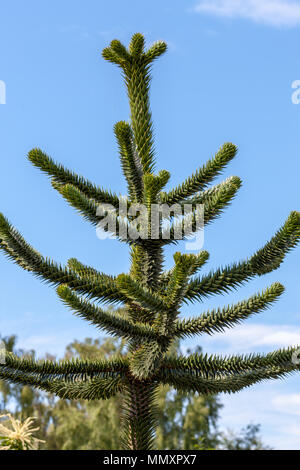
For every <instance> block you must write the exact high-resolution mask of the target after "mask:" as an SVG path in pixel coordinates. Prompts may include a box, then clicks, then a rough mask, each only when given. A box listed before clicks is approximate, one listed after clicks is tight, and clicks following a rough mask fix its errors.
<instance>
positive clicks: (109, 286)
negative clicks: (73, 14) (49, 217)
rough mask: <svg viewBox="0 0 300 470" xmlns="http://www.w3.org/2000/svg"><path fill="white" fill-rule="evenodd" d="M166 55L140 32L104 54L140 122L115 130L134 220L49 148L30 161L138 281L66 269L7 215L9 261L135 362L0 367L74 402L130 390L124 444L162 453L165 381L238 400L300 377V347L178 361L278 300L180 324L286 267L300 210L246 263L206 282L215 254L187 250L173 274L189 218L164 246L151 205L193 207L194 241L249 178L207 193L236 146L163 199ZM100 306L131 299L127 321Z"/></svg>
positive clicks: (3, 227)
mask: <svg viewBox="0 0 300 470" xmlns="http://www.w3.org/2000/svg"><path fill="white" fill-rule="evenodd" d="M165 50H166V44H165V43H164V42H162V41H159V42H157V43H155V44H154V45H152V46H151V47H150V48H149V49H148V50H145V41H144V37H143V36H142V35H141V34H135V35H133V37H132V39H131V42H130V45H129V48H128V49H127V48H126V47H125V46H123V45H122V44H121V43H120V42H119V41H118V40H113V41H112V42H111V44H110V46H109V47H107V48H105V49H104V50H103V57H104V58H105V59H107V60H108V61H110V62H112V63H114V64H117V65H118V66H119V67H120V68H121V70H122V74H123V77H124V79H125V84H126V87H127V93H128V97H129V104H130V111H131V122H130V123H127V122H124V121H121V122H119V123H117V124H116V126H115V135H116V138H117V141H118V144H119V150H120V160H121V165H122V168H123V172H124V175H125V178H126V180H127V183H128V199H127V202H126V203H127V205H128V207H129V215H128V217H124V214H123V212H122V205H121V204H120V202H121V201H120V199H119V197H118V196H117V195H116V194H115V193H111V192H110V191H106V190H104V189H102V188H100V187H97V186H95V185H93V184H92V183H91V182H89V181H87V180H85V179H84V178H83V177H80V176H78V175H76V174H75V173H73V172H71V171H69V170H67V169H65V168H64V167H62V166H61V165H58V164H56V163H55V162H54V161H53V160H52V159H51V158H49V157H48V156H47V155H46V154H45V153H43V152H42V151H41V150H39V149H34V150H32V151H31V152H30V153H29V159H30V161H31V162H32V163H33V164H34V165H35V166H37V167H38V168H40V169H41V170H42V171H44V172H46V173H47V174H48V175H50V176H51V178H52V184H53V187H54V188H55V189H56V190H57V191H58V192H59V193H60V194H61V195H62V196H63V197H64V198H65V199H66V200H67V201H68V202H69V203H70V204H71V205H72V206H73V207H75V208H76V209H77V210H78V211H79V212H80V213H81V214H82V215H83V216H84V217H85V218H86V219H87V220H89V221H90V222H92V223H93V224H94V225H98V224H100V226H101V227H102V229H104V230H106V231H110V232H111V233H112V234H113V235H114V236H115V237H117V238H118V239H119V240H121V241H123V242H126V243H127V244H128V245H129V246H130V254H131V261H132V263H131V268H130V272H129V274H121V275H120V276H118V277H113V276H110V275H106V274H103V273H101V272H98V271H96V270H95V269H94V268H91V267H89V266H84V265H82V264H81V263H80V262H79V261H77V260H76V259H71V260H69V262H68V266H67V267H64V266H61V265H60V264H57V263H55V262H54V261H52V260H49V259H48V258H45V257H43V256H42V255H41V254H40V253H38V252H37V251H36V250H34V249H33V248H32V247H31V246H30V245H29V244H28V243H27V242H26V241H25V240H24V238H23V237H22V236H21V234H20V233H19V232H18V231H17V230H16V229H15V228H13V226H12V225H11V224H10V223H9V222H8V220H7V219H6V218H5V217H4V216H2V215H1V217H0V240H1V241H0V248H1V249H2V250H3V252H4V253H5V254H6V255H7V256H8V257H9V258H10V259H12V260H13V261H14V262H16V263H17V264H18V265H20V266H21V267H22V268H24V269H26V270H27V271H30V272H33V273H34V274H35V275H36V276H37V277H39V278H41V279H42V280H44V281H46V282H49V283H51V284H52V285H54V286H58V287H57V293H58V296H59V297H60V299H61V300H62V301H63V302H64V303H65V304H66V305H67V306H69V307H70V308H71V309H72V310H73V311H74V312H75V313H76V314H77V315H79V316H81V317H82V318H84V319H86V320H87V321H89V322H91V323H92V324H94V325H95V326H96V327H98V328H99V327H100V328H102V329H104V330H105V331H106V332H108V333H110V334H112V335H113V336H116V337H119V338H123V339H124V340H126V341H127V343H126V348H127V349H126V350H127V353H126V356H125V357H124V356H116V357H114V358H111V359H106V358H103V359H101V360H99V359H98V360H89V361H87V360H75V361H72V360H68V361H61V362H52V361H45V362H44V363H41V362H39V361H34V360H33V359H31V358H22V359H20V358H18V357H16V356H14V355H12V354H11V353H7V357H6V364H5V365H2V366H1V368H0V378H2V379H4V380H7V381H11V382H13V383H17V384H23V385H33V386H35V387H37V388H39V389H41V390H44V391H47V392H51V393H53V394H55V395H57V396H58V397H60V398H64V399H87V400H99V399H108V398H110V397H112V396H115V395H116V394H118V393H121V394H122V425H123V436H122V446H123V448H125V449H150V448H152V447H153V444H154V440H155V428H156V426H157V405H156V402H157V400H156V399H157V394H158V391H159V387H160V385H161V384H163V385H168V386H171V387H173V388H175V389H176V390H177V391H180V392H198V393H199V394H202V395H208V394H216V393H220V392H225V393H233V392H238V391H239V390H242V389H243V388H245V387H249V386H250V385H253V384H255V383H257V382H260V381H262V380H265V379H276V378H280V377H283V376H285V375H287V374H289V373H291V372H293V371H295V370H299V365H297V364H295V363H294V362H295V361H294V362H293V361H292V356H293V354H294V352H296V351H297V350H298V348H290V349H287V350H280V351H275V352H272V353H270V354H268V355H259V354H258V355H250V356H232V357H226V358H222V357H218V356H210V357H208V356H207V355H203V354H191V355H189V356H177V357H176V356H171V357H170V354H169V350H170V348H171V346H172V343H173V342H174V341H176V340H178V339H180V338H184V337H188V336H191V335H199V334H203V333H209V334H211V333H213V332H215V331H221V330H224V329H225V328H227V327H229V326H234V325H235V324H237V323H240V322H241V321H242V320H245V319H246V318H248V317H249V316H250V315H252V314H254V313H258V312H260V311H262V310H264V309H266V308H267V307H269V306H270V305H271V304H272V302H274V301H275V300H277V299H278V297H279V296H280V295H281V294H282V292H283V290H284V288H283V286H282V285H281V284H279V283H275V284H273V285H272V286H270V287H269V288H267V289H266V290H265V291H264V292H262V293H260V294H257V295H254V296H253V297H251V298H250V299H249V300H246V301H243V302H239V303H238V304H237V305H233V306H229V307H226V308H224V309H218V310H212V311H210V312H205V313H203V314H202V315H201V316H199V317H196V318H192V319H188V320H186V319H185V320H182V319H180V318H179V314H180V307H181V305H182V303H183V302H188V301H195V300H198V299H203V298H205V297H207V296H209V295H211V294H218V293H222V292H228V291H229V290H231V289H233V288H236V287H238V286H240V285H241V284H243V283H244V282H246V281H249V280H251V279H252V278H253V277H254V276H261V275H263V274H266V273H269V272H271V271H273V270H274V269H277V268H278V267H279V266H280V265H281V263H282V261H283V259H284V257H285V255H286V254H287V253H288V252H289V251H290V250H291V249H292V248H294V247H295V246H296V244H297V243H298V242H299V239H300V213H299V212H292V213H291V214H290V216H289V217H288V219H287V221H286V223H285V224H284V225H283V226H282V228H281V229H280V230H279V231H278V232H277V233H276V234H275V236H273V238H271V240H270V241H269V242H268V243H267V244H266V245H265V246H264V247H263V248H261V249H260V250H258V251H257V252H256V253H255V254H254V255H252V256H251V257H250V258H248V259H247V260H246V261H243V262H239V263H234V264H232V265H230V266H227V267H225V268H220V269H218V270H217V271H215V272H211V273H209V274H207V275H203V276H201V277H199V276H197V273H198V271H199V270H200V269H201V268H202V267H203V265H204V264H205V262H206V260H207V259H208V256H209V255H208V253H207V252H206V251H201V252H200V253H199V254H197V255H195V254H181V253H179V252H177V253H175V255H174V262H175V264H174V266H173V268H172V269H171V270H167V271H164V270H163V265H164V255H163V253H164V252H163V249H164V248H165V247H166V246H169V245H171V244H176V243H177V242H178V240H177V238H176V235H177V233H178V231H177V229H178V223H179V222H178V221H177V220H176V219H175V218H174V217H173V219H172V221H171V227H170V234H169V236H168V237H166V232H165V229H164V222H165V220H168V219H169V217H165V216H164V215H162V217H161V218H160V220H159V224H158V226H157V227H155V228H156V230H157V233H156V236H155V239H153V238H151V235H152V229H153V227H154V225H153V223H152V219H151V215H152V214H153V210H152V208H153V204H166V205H167V206H168V207H171V206H172V205H173V204H178V205H179V206H180V208H183V207H184V205H185V204H189V205H190V206H192V212H191V214H189V216H184V217H183V220H181V221H180V224H182V222H183V226H184V228H185V231H184V237H185V238H187V237H188V236H189V235H191V233H193V232H194V231H195V229H196V228H197V222H198V221H199V212H198V210H197V206H198V205H199V204H202V205H203V207H204V222H205V224H208V223H210V222H211V221H212V220H214V219H215V218H216V217H218V216H219V215H220V214H221V212H222V211H223V209H224V208H226V207H227V206H228V205H229V203H230V202H231V201H232V199H233V198H234V196H235V195H236V193H237V190H238V189H239V187H240V185H241V181H240V179H239V178H238V177H235V176H234V177H231V178H228V179H227V180H226V181H224V182H223V183H221V184H218V185H215V186H213V187H210V188H208V185H209V184H210V183H211V182H212V181H213V179H214V178H215V177H216V176H218V175H219V174H220V172H221V171H222V170H223V169H224V168H225V167H226V165H227V164H228V163H229V162H230V160H232V158H233V157H234V156H235V154H236V150H237V149H236V147H235V146H234V145H233V144H231V143H227V144H225V145H224V146H223V147H221V148H220V149H219V151H218V152H217V153H216V155H215V156H214V157H213V158H212V159H211V160H209V161H208V162H207V164H206V165H204V166H202V167H201V168H199V169H198V170H197V171H196V172H195V173H194V174H193V175H192V176H191V177H190V178H188V179H187V180H186V181H184V182H183V184H181V185H179V186H177V187H176V188H174V189H173V190H171V191H168V192H165V191H163V189H164V188H165V186H166V184H167V183H168V180H169V177H170V174H169V172H167V171H166V170H162V171H160V172H159V173H157V174H155V158H154V157H155V155H154V139H153V126H152V119H151V112H150V104H149V86H150V68H151V64H152V63H153V61H154V60H155V59H156V58H157V57H159V56H160V55H162V54H163V53H164V52H165ZM103 204H109V205H110V219H111V218H112V212H114V213H115V214H116V215H117V219H116V224H115V226H108V225H107V224H104V223H103V222H104V221H103V215H104V214H103V213H99V207H102V208H103V206H101V205H103ZM135 204H143V206H145V207H146V208H147V210H148V213H147V220H146V221H145V220H143V222H140V219H139V218H136V209H137V207H136V205H135ZM131 210H132V211H131ZM130 211H131V212H130ZM111 225H112V224H111ZM134 228H138V229H139V230H140V231H142V232H143V235H144V236H143V237H136V236H134V235H135V233H134V232H136V230H134ZM125 229H126V230H125ZM125 231H126V235H124V233H125ZM93 300H97V301H102V302H106V303H110V304H116V303H123V304H124V305H125V307H126V314H125V315H118V314H117V313H114V312H112V311H110V310H104V309H103V308H101V307H100V306H99V305H98V304H97V303H93V302H92V301H93Z"/></svg>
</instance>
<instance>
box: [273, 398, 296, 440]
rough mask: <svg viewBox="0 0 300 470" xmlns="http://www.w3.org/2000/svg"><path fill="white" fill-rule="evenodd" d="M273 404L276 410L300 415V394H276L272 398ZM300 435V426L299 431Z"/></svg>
mask: <svg viewBox="0 0 300 470" xmlns="http://www.w3.org/2000/svg"><path fill="white" fill-rule="evenodd" d="M272 405H273V406H274V409H275V410H276V411H280V412H282V413H286V414H291V415H293V416H295V415H298V416H299V415H300V394H299V393H291V394H284V395H276V396H275V397H273V399H272ZM297 434H299V436H300V427H299V426H298V433H297Z"/></svg>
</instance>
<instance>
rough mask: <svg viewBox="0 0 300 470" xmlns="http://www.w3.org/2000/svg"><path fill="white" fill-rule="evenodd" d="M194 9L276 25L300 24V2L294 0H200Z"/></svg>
mask: <svg viewBox="0 0 300 470" xmlns="http://www.w3.org/2000/svg"><path fill="white" fill-rule="evenodd" d="M195 11H196V12H198V13H209V14H212V15H216V16H221V17H226V18H244V19H248V20H251V21H255V22H257V23H265V24H268V25H270V26H276V27H283V26H284V27H294V26H297V25H299V24H300V3H299V1H295V0H200V1H199V2H198V3H197V5H196V6H195Z"/></svg>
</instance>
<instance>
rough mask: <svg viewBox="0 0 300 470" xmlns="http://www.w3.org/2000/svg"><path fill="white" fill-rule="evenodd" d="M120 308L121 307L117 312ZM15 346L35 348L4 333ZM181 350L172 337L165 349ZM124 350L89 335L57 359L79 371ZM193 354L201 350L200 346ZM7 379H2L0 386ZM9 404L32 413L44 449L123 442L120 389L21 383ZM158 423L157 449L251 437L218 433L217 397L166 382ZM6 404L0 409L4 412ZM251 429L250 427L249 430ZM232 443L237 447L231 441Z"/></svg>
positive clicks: (18, 415)
mask: <svg viewBox="0 0 300 470" xmlns="http://www.w3.org/2000/svg"><path fill="white" fill-rule="evenodd" d="M118 313H119V314H121V311H119V312H118ZM5 341H6V343H8V344H10V345H11V346H12V348H13V349H14V352H15V355H17V354H18V355H19V354H22V356H24V355H25V356H26V357H27V358H33V356H34V352H30V353H25V352H24V351H22V352H21V351H16V350H15V348H14V347H13V345H14V344H15V338H14V337H10V338H6V339H5ZM171 353H172V354H173V355H175V354H179V355H180V350H179V345H178V344H177V343H174V345H173V347H172V350H171V351H170V352H169V354H171ZM125 354H126V349H125V342H124V341H123V342H120V341H119V340H117V339H113V340H112V339H109V338H107V339H105V340H104V341H99V340H91V339H89V338H87V339H86V340H85V341H84V342H78V341H74V342H73V343H72V344H70V345H69V346H67V348H66V352H65V357H64V359H63V360H61V361H60V363H61V364H63V365H65V364H67V363H68V364H72V365H73V366H72V367H74V368H72V371H74V370H75V371H77V370H78V367H79V366H80V365H81V364H85V366H86V367H88V365H89V364H96V363H97V362H101V361H102V363H103V360H106V361H110V362H111V360H112V358H113V357H119V358H123V357H124V355H125ZM194 354H198V355H200V354H201V351H200V349H199V348H198V349H197V351H195V353H194ZM46 362H47V364H48V367H49V369H48V370H49V372H50V373H51V372H53V368H51V364H52V363H53V361H50V358H49V359H48V360H46ZM6 384H7V382H4V381H0V390H1V395H2V397H3V395H4V393H5V391H4V390H3V389H2V388H1V387H2V386H3V385H6ZM6 401H7V404H9V402H11V401H13V403H14V408H15V411H14V413H12V414H13V417H14V418H15V419H18V420H21V421H22V422H23V421H25V419H26V418H27V417H31V416H34V418H35V421H36V426H37V427H39V428H40V429H39V430H38V431H36V432H35V436H36V437H37V438H39V439H41V440H43V441H44V443H40V447H41V448H42V449H49V450H77V449H80V450H92V449H112V450H113V449H119V448H120V446H121V437H122V436H121V433H120V418H121V413H122V411H121V409H122V400H121V395H120V394H118V395H115V396H114V397H111V398H110V399H108V400H105V401H93V400H92V401H87V400H64V399H59V398H58V399H57V398H55V397H54V396H53V395H51V394H49V393H40V392H38V391H37V389H34V388H31V387H29V386H27V385H25V386H22V385H21V386H19V385H18V386H12V387H11V388H10V390H9V393H8V394H7V393H6ZM156 405H157V416H156V418H157V428H156V435H155V441H154V443H153V447H154V448H155V449H170V450H176V449H187V450H193V449H198V450H209V449H218V448H222V449H224V448H227V447H226V446H228V448H230V449H234V450H235V449H243V448H245V449H247V448H248V446H249V438H248V437H247V436H246V435H244V433H243V432H242V433H241V434H240V433H238V434H237V433H233V432H232V431H230V432H229V431H228V432H226V433H221V432H220V431H218V429H217V424H218V420H219V412H220V410H221V408H222V405H221V404H220V402H219V400H218V398H217V397H215V396H214V395H211V396H202V395H198V394H194V393H182V392H176V391H174V390H172V389H171V388H170V387H167V386H163V387H162V386H161V387H159V389H158V391H157V399H156ZM7 412H8V410H7V409H5V407H2V408H1V413H5V414H6V413H7ZM248 428H249V429H250V430H252V431H251V433H252V435H253V437H252V441H251V442H252V447H251V449H254V448H256V447H255V442H257V443H258V446H259V448H261V447H262V448H265V447H263V445H262V444H261V441H260V439H259V438H258V437H257V427H256V426H251V425H248V426H247V429H248ZM247 434H249V431H247ZM235 446H236V447H235Z"/></svg>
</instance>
